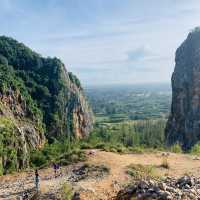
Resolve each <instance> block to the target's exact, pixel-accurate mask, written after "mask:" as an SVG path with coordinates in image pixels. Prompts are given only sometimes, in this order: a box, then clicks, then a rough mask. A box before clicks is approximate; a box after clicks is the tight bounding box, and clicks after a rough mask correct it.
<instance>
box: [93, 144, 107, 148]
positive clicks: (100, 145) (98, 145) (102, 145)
mask: <svg viewBox="0 0 200 200" xmlns="http://www.w3.org/2000/svg"><path fill="white" fill-rule="evenodd" d="M105 146H106V144H105V143H97V144H96V145H95V146H94V148H96V149H104V148H105Z"/></svg>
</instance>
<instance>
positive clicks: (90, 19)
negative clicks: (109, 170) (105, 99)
mask: <svg viewBox="0 0 200 200" xmlns="http://www.w3.org/2000/svg"><path fill="white" fill-rule="evenodd" d="M0 24H1V28H0V35H7V36H11V37H13V38H15V39H17V40H19V41H20V42H23V43H25V44H26V45H28V46H29V47H31V48H32V49H34V50H35V51H37V52H39V53H40V54H42V55H43V56H56V57H59V58H61V59H62V61H63V62H64V63H65V65H66V67H67V69H68V71H72V72H74V73H75V74H76V75H77V76H78V77H79V78H80V80H81V82H82V83H83V84H84V85H100V84H101V85H105V84H116V83H117V84H134V83H154V82H170V79H171V74H172V72H173V68H174V53H175V50H176V48H177V47H178V46H179V45H180V44H181V42H182V41H183V40H184V39H185V38H186V36H187V34H188V32H189V31H190V30H191V29H193V28H194V27H195V26H200V1H199V0H162V1H161V0H137V1H136V0H123V1H122V0H34V1H33V0H0Z"/></svg>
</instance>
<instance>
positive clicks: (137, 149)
mask: <svg viewBox="0 0 200 200" xmlns="http://www.w3.org/2000/svg"><path fill="white" fill-rule="evenodd" d="M128 150H129V151H130V152H131V153H136V154H142V153H144V148H143V147H141V146H136V147H129V148H128Z"/></svg>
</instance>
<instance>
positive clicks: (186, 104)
mask: <svg viewBox="0 0 200 200" xmlns="http://www.w3.org/2000/svg"><path fill="white" fill-rule="evenodd" d="M175 61H176V65H175V69H174V72H173V75H172V105H171V114H170V116H169V119H168V123H167V126H166V141H167V144H168V145H171V144H174V143H177V142H178V143H180V144H181V145H182V147H183V148H184V149H185V150H186V149H189V148H191V147H192V146H193V145H194V144H195V143H197V142H198V141H199V140H200V29H199V28H196V29H194V30H193V31H192V32H191V33H189V35H188V37H187V39H186V40H185V41H184V42H183V43H182V44H181V46H180V47H179V48H178V49H177V51H176V59H175Z"/></svg>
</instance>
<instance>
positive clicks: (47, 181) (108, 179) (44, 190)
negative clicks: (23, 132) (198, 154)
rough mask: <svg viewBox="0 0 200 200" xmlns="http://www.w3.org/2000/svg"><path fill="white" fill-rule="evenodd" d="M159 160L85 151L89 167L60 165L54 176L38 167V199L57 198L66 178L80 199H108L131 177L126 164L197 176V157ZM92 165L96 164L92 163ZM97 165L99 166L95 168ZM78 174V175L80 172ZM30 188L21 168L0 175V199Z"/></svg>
mask: <svg viewBox="0 0 200 200" xmlns="http://www.w3.org/2000/svg"><path fill="white" fill-rule="evenodd" d="M162 160H163V156H162V153H149V154H148V153H145V154H122V155H120V154H117V153H111V152H104V151H99V150H95V153H93V154H89V153H88V161H87V163H88V164H89V165H90V166H93V169H91V168H87V169H86V168H85V169H83V168H81V167H83V166H84V163H78V164H77V165H71V166H68V167H63V168H62V175H61V176H59V177H57V178H55V177H54V174H53V169H51V168H48V169H43V170H40V171H39V173H40V177H41V184H40V188H41V195H40V197H38V199H43V200H44V199H59V198H58V197H57V193H58V192H59V188H60V187H61V185H62V184H63V183H64V182H66V181H68V182H70V184H71V185H72V186H73V188H74V190H76V191H79V193H80V198H81V199H82V200H88V199H90V200H93V199H94V200H100V199H102V200H108V199H112V198H113V197H114V196H115V195H116V193H117V192H118V191H119V190H120V189H121V188H123V187H124V184H126V183H128V182H129V181H130V180H131V177H130V176H129V175H127V173H126V171H127V166H129V165H130V164H142V165H154V166H155V170H156V173H157V174H158V175H160V176H171V177H180V176H183V175H185V174H189V175H194V176H196V177H199V176H200V160H199V159H198V158H194V156H191V155H184V154H174V153H170V154H169V156H168V163H169V166H170V167H169V169H165V168H162V167H160V165H161V163H162ZM94 166H96V167H94ZM99 166H105V167H106V168H108V169H109V172H106V173H104V171H102V170H101V169H102V168H101V167H99ZM80 169H81V174H82V175H83V177H81V178H80V179H79V178H77V180H76V181H74V180H73V179H71V178H70V177H72V176H75V178H76V177H77V176H78V175H79V172H80ZM99 169H100V170H99ZM82 175H81V176H82ZM25 190H30V191H31V190H32V191H34V173H33V172H23V173H16V174H13V175H6V176H2V177H0V199H2V200H5V199H6V200H10V199H17V196H20V195H21V194H22V193H23V191H25Z"/></svg>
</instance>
